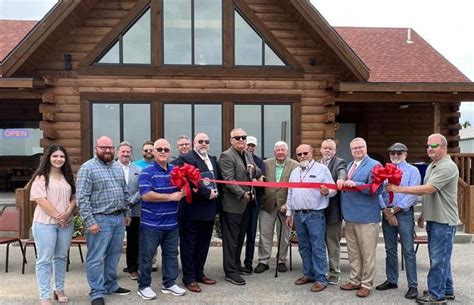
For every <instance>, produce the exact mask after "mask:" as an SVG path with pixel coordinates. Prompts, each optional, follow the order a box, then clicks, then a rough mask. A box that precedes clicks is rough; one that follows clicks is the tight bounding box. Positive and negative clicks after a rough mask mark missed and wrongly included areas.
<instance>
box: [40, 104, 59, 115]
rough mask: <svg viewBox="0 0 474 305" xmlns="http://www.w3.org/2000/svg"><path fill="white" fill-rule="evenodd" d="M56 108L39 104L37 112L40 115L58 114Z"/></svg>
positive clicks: (51, 105)
mask: <svg viewBox="0 0 474 305" xmlns="http://www.w3.org/2000/svg"><path fill="white" fill-rule="evenodd" d="M58 110H59V109H58V107H57V106H56V105H53V104H40V105H39V112H40V113H48V112H50V113H53V114H54V113H57V112H58Z"/></svg>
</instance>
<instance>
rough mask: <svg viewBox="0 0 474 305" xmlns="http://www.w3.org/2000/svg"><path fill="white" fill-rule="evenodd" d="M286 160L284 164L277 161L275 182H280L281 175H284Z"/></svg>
mask: <svg viewBox="0 0 474 305" xmlns="http://www.w3.org/2000/svg"><path fill="white" fill-rule="evenodd" d="M285 163H286V159H285V161H283V163H281V164H280V163H278V161H277V160H275V180H276V182H280V179H281V175H282V174H283V168H284V167H285Z"/></svg>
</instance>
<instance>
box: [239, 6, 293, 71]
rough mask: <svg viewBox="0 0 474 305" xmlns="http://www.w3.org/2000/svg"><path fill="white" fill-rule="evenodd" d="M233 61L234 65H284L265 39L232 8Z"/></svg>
mask: <svg viewBox="0 0 474 305" xmlns="http://www.w3.org/2000/svg"><path fill="white" fill-rule="evenodd" d="M234 36H235V38H234V39H235V42H234V58H235V59H234V61H235V65H236V66H285V63H284V62H283V61H282V60H281V59H280V57H278V55H276V53H275V52H274V51H273V50H272V49H271V48H270V46H269V45H268V44H267V43H266V42H265V40H264V39H263V38H262V37H261V36H260V35H259V34H258V33H257V32H256V31H255V30H254V29H253V28H252V27H251V26H250V24H249V23H248V22H247V21H246V20H245V19H244V18H243V17H242V16H241V14H240V13H239V12H238V11H237V10H234Z"/></svg>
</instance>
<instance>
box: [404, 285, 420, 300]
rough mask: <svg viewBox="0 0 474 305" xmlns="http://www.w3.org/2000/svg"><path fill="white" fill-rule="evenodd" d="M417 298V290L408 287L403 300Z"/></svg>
mask: <svg viewBox="0 0 474 305" xmlns="http://www.w3.org/2000/svg"><path fill="white" fill-rule="evenodd" d="M417 296H418V289H416V288H415V287H409V288H408V291H407V293H406V294H405V298H407V299H410V300H412V299H415V298H416V297H417Z"/></svg>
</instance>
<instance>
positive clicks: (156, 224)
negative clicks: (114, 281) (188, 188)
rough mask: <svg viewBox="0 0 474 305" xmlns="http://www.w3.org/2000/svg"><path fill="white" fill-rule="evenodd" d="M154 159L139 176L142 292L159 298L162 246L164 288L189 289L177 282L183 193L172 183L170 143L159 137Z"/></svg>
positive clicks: (146, 296)
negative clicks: (157, 266) (154, 285)
mask: <svg viewBox="0 0 474 305" xmlns="http://www.w3.org/2000/svg"><path fill="white" fill-rule="evenodd" d="M153 155H154V159H155V161H154V162H153V164H152V165H151V166H148V167H146V168H144V169H143V170H142V172H141V173H140V177H139V185H140V194H141V195H142V215H141V226H140V236H141V237H140V277H139V278H138V292H137V293H138V295H139V296H141V297H142V298H143V299H145V300H152V299H154V298H156V293H155V292H154V291H153V289H151V287H150V286H151V269H152V258H153V255H154V254H155V251H156V248H157V247H158V246H161V257H162V261H163V272H162V277H163V280H162V285H161V292H162V293H165V294H168V293H169V294H172V295H175V296H181V295H184V294H185V292H186V290H184V289H182V288H181V287H179V286H178V285H177V284H176V278H178V235H179V230H178V205H179V201H180V200H181V198H182V197H183V193H182V192H181V191H179V190H178V189H177V188H176V187H175V186H173V185H172V184H171V181H170V173H171V170H172V169H173V167H174V166H173V165H172V164H169V163H168V160H169V156H170V143H169V142H168V141H167V140H166V139H158V140H156V142H155V143H154V152H153Z"/></svg>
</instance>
